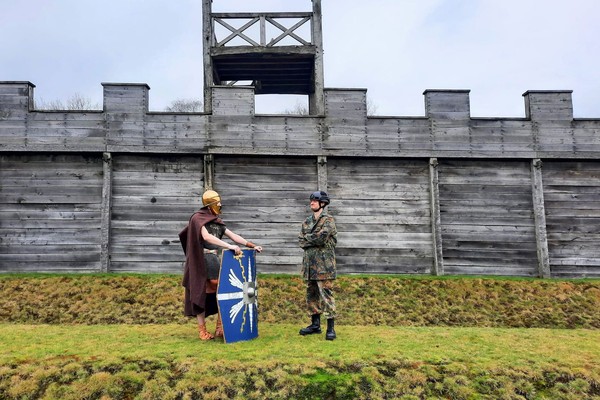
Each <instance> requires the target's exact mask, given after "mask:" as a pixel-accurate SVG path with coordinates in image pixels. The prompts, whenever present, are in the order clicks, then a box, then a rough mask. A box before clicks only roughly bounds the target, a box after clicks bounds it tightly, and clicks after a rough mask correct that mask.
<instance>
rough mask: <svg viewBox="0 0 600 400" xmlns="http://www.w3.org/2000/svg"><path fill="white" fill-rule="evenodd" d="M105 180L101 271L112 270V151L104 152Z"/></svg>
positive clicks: (102, 211)
mask: <svg viewBox="0 0 600 400" xmlns="http://www.w3.org/2000/svg"><path fill="white" fill-rule="evenodd" d="M102 160H103V161H104V163H103V171H102V172H103V182H102V208H101V214H100V218H101V221H100V272H108V271H110V221H111V208H112V169H113V160H112V155H111V153H104V154H102Z"/></svg>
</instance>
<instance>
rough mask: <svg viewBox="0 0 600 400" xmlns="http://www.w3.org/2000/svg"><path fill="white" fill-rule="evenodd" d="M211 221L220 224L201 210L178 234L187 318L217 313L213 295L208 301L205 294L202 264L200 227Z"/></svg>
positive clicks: (212, 216)
mask: <svg viewBox="0 0 600 400" xmlns="http://www.w3.org/2000/svg"><path fill="white" fill-rule="evenodd" d="M211 221H214V222H216V223H222V221H221V220H220V219H219V218H218V217H217V216H216V215H213V214H212V213H211V212H210V211H209V210H208V209H207V208H202V209H200V211H198V212H196V213H194V215H192V217H191V218H190V221H189V223H188V225H187V226H186V227H185V228H184V229H183V230H182V231H181V232H180V233H179V239H180V240H181V247H183V252H184V254H185V269H184V271H183V281H182V285H183V287H185V300H184V307H183V308H184V311H183V312H184V314H185V315H186V316H188V317H194V316H196V315H198V314H202V313H203V312H204V313H205V315H206V316H209V315H213V314H216V313H217V311H218V309H217V305H216V296H215V294H214V293H213V294H212V296H210V295H209V297H210V298H208V299H207V294H206V279H207V271H206V265H205V263H204V239H202V227H203V226H204V225H206V224H207V223H209V222H211Z"/></svg>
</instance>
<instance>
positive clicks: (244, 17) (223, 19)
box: [211, 12, 314, 47]
mask: <svg viewBox="0 0 600 400" xmlns="http://www.w3.org/2000/svg"><path fill="white" fill-rule="evenodd" d="M232 20H236V21H240V22H241V23H242V24H243V25H241V26H240V27H239V28H236V27H234V26H233V25H232V24H231V23H230V22H231V21H232ZM290 20H291V21H290ZM284 21H285V22H284ZM257 23H258V24H259V29H258V32H255V31H250V28H251V27H253V26H255V24H257ZM290 23H291V24H292V25H291V26H288V25H290ZM307 23H308V24H309V25H310V26H309V29H308V33H304V32H299V31H298V29H299V28H300V27H302V26H304V25H305V24H307ZM211 24H212V32H213V36H212V43H211V46H212V47H226V45H228V44H229V43H231V42H232V41H233V40H234V39H241V40H242V41H243V42H244V44H243V45H244V46H254V47H275V46H276V45H279V46H282V45H283V44H281V43H282V41H283V40H285V39H291V40H292V42H293V43H294V45H296V46H298V45H300V46H310V45H313V43H314V38H313V26H312V24H313V13H311V12H278V13H274V12H270V13H212V14H211ZM216 24H219V25H220V26H222V27H223V28H225V32H226V33H227V34H228V35H227V36H226V37H224V38H222V39H219V38H217V33H216V30H215V27H216ZM273 28H274V29H275V31H276V32H281V33H279V34H278V35H277V36H276V37H272V38H270V39H268V40H267V31H268V30H269V29H273ZM307 35H308V36H309V37H306V36H307ZM230 46H231V45H230Z"/></svg>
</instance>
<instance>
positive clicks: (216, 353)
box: [0, 275, 600, 399]
mask: <svg viewBox="0 0 600 400" xmlns="http://www.w3.org/2000/svg"><path fill="white" fill-rule="evenodd" d="M180 279H181V277H180V276H174V275H61V276H57V275H0V294H1V296H0V343H2V346H1V347H0V398H2V399H4V398H7V399H29V398H31V399H33V398H47V399H70V398H71V399H79V398H90V399H94V398H96V399H134V398H137V399H188V398H189V399H193V398H240V399H245V398H249V399H254V398H255V399H259V398H260V399H264V398H306V399H314V398H330V399H337V398H340V399H342V398H372V399H385V398H405V399H425V398H451V399H477V398H484V399H499V398H506V399H520V398H522V399H529V398H539V399H542V398H544V399H546V398H550V399H554V398H557V399H558V398H560V399H569V398H572V399H585V398H590V399H592V398H600V280H562V281H561V280H538V279H509V278H472V277H469V278H465V277H443V278H436V277H412V276H376V277H375V276H343V277H341V278H340V279H338V282H337V283H338V290H337V291H336V295H337V299H338V308H339V313H340V318H339V320H338V325H337V328H336V330H337V332H338V339H337V340H335V341H333V342H327V341H325V340H324V337H323V335H314V336H310V337H300V336H299V335H298V329H299V328H300V327H302V326H305V325H306V324H307V323H308V322H309V320H308V317H307V316H306V315H305V312H304V310H303V301H304V300H303V299H304V286H303V282H302V281H301V280H300V279H298V278H297V277H290V276H271V275H263V276H259V289H258V290H259V292H258V294H259V308H260V310H259V312H260V317H259V318H260V325H259V331H260V335H259V338H258V339H256V340H253V341H250V342H241V343H234V344H224V343H223V342H222V341H219V340H215V341H211V342H208V343H207V342H200V341H199V340H198V339H197V336H196V332H195V326H194V322H193V321H192V320H189V319H187V318H185V317H183V316H182V312H181V311H182V310H181V308H182V307H181V302H182V296H183V289H182V288H181V286H180ZM209 325H212V326H214V319H213V318H211V320H210V322H209Z"/></svg>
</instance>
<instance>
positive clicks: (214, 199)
mask: <svg viewBox="0 0 600 400" xmlns="http://www.w3.org/2000/svg"><path fill="white" fill-rule="evenodd" d="M202 205H203V206H205V207H208V209H209V210H210V211H211V212H212V213H213V214H215V215H219V214H221V196H219V193H217V192H215V191H214V190H207V191H206V192H204V194H203V195H202Z"/></svg>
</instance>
